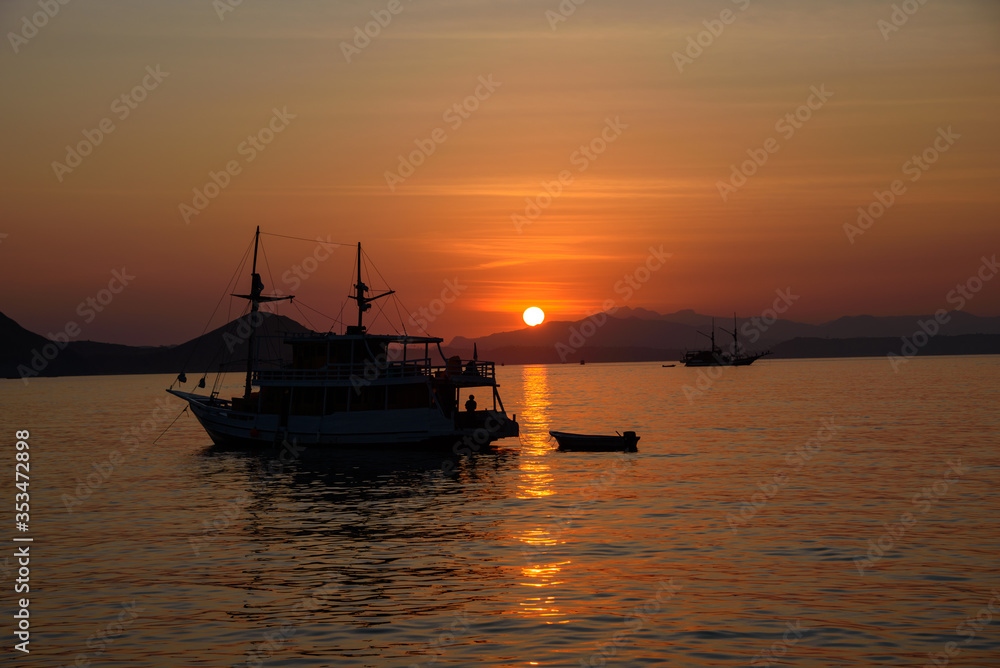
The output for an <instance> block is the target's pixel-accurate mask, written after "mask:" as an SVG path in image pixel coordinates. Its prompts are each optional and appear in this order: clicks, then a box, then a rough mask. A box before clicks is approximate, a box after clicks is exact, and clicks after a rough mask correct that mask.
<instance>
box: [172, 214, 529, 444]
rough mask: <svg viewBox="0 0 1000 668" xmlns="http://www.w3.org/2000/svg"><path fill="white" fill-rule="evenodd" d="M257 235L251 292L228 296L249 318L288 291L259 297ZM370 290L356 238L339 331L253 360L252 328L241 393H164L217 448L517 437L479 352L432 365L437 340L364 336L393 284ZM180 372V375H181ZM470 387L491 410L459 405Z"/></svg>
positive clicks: (296, 340)
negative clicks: (368, 319) (242, 302)
mask: <svg viewBox="0 0 1000 668" xmlns="http://www.w3.org/2000/svg"><path fill="white" fill-rule="evenodd" d="M259 242H260V228H259V227H258V228H257V232H256V234H255V236H254V242H253V243H254V251H253V252H254V255H253V265H252V270H251V278H250V292H249V294H241V295H233V296H235V297H240V298H243V299H246V300H248V301H249V302H250V316H251V319H250V322H254V320H253V319H252V318H253V316H254V315H256V317H257V318H258V320H257V321H258V322H259V318H260V315H258V314H257V311H258V310H259V307H260V304H261V303H265V302H271V301H279V300H283V299H290V298H291V297H288V296H265V295H264V294H263V290H264V284H263V282H262V281H261V278H260V275H259V274H258V273H257V247H258V244H259ZM369 292H370V290H369V288H368V286H367V285H365V283H364V282H363V281H362V274H361V244H360V243H359V244H358V267H357V283H356V284H355V285H354V294H353V295H351V296H350V299H353V300H354V301H356V302H357V309H358V320H357V324H356V325H350V326H347V327H346V329H345V331H344V332H343V333H341V334H334V333H327V334H318V333H308V334H298V335H287V336H284V337H282V340H283V343H284V344H285V345H287V346H289V347H290V348H291V354H290V360H291V363H290V364H285V363H281V364H274V363H258V360H257V351H258V344H259V338H260V337H259V336H257V334H256V333H255V331H254V329H253V328H251V329H250V334H249V338H248V346H247V350H248V355H247V359H246V380H245V383H244V391H243V394H242V396H234V397H231V398H229V399H224V398H222V397H220V396H219V392H218V391H212V392H211V393H210V394H208V395H203V394H195V393H192V392H183V391H181V390H179V389H168V390H167V391H168V392H169V393H170V394H173V395H174V396H177V397H180V398H181V399H184V400H185V401H187V402H188V404H189V406H190V408H191V411H192V413H194V415H195V417H196V418H197V419H198V421H199V422H200V423H201V425H202V426H203V427H204V428H205V431H207V432H208V435H209V436H210V437H211V439H212V441H214V442H215V443H216V444H219V445H239V446H246V445H268V444H278V443H281V442H282V441H283V440H285V439H287V440H289V441H292V442H297V443H298V444H300V445H307V446H308V445H320V446H324V447H328V448H333V449H346V448H358V447H369V446H377V445H387V446H399V447H403V448H414V449H418V448H419V449H422V448H426V447H451V448H452V449H454V451H455V452H457V453H461V454H464V453H467V452H470V451H475V450H478V449H480V447H483V448H485V447H486V446H488V445H489V444H490V443H492V442H493V441H496V440H498V439H500V438H505V437H512V436H517V435H518V433H519V428H518V424H517V421H516V419H515V418H516V416H514V418H510V417H508V416H507V414H506V412H505V411H504V408H503V402H502V401H501V400H500V394H499V391H498V389H497V388H498V385H497V382H496V375H495V369H494V364H493V362H485V361H480V360H478V359H475V358H476V357H477V355H474V356H473V357H474V358H473V359H472V360H462V359H461V358H459V357H457V356H453V357H450V358H447V359H446V358H444V355H443V353H442V354H441V363H440V364H434V363H432V360H431V347H432V346H433V347H434V348H435V349H436V351H437V352H439V353H441V348H440V344H441V342H442V341H443V339H440V338H437V337H432V336H413V335H408V334H406V333H405V332H404V334H402V335H399V334H370V333H368V331H367V329H366V327H365V325H364V313H365V312H366V311H368V310H369V309H370V308H371V303H372V302H374V301H375V300H377V299H381V298H382V297H385V296H387V295H389V294H392V293H393V292H394V291H392V290H390V291H387V292H384V293H383V294H379V295H369ZM414 350H416V353H414ZM178 379H179V380H180V381H181V382H186V378H185V376H184V374H183V373H182V374H181V375H180V376H178ZM200 386H201V387H204V383H203V382H202V384H201V385H200ZM475 392H478V393H479V395H480V397H481V399H480V402H482V403H484V404H487V403H488V405H489V407H486V408H479V407H478V403H477V402H476V401H475V400H474V399H472V397H470V398H469V401H467V402H465V404H464V408H465V410H461V409H460V405H461V404H460V403H459V402H460V401H461V399H462V398H463V397H464V396H465V395H469V394H473V393H475ZM483 395H485V396H483ZM484 399H485V400H486V401H483V400H484ZM293 439H294V440H293ZM460 448H461V449H460Z"/></svg>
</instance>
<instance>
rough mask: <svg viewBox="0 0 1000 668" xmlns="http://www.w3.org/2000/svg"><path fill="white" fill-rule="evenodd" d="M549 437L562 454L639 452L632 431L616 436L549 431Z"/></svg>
mask: <svg viewBox="0 0 1000 668" xmlns="http://www.w3.org/2000/svg"><path fill="white" fill-rule="evenodd" d="M615 433H617V432H615ZM549 435H550V436H552V437H553V438H555V439H556V442H557V443H558V444H559V450H561V451H563V452H639V448H637V447H636V444H637V443H638V442H639V437H638V436H636V435H635V432H634V431H626V432H625V433H624V434H618V435H617V436H599V435H598V436H595V435H589V434H570V433H567V432H565V431H550V432H549Z"/></svg>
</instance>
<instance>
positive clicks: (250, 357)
mask: <svg viewBox="0 0 1000 668" xmlns="http://www.w3.org/2000/svg"><path fill="white" fill-rule="evenodd" d="M259 244H260V225H258V226H257V231H256V232H255V233H254V235H253V268H252V269H251V270H250V336H249V337H248V338H247V379H246V385H245V386H244V388H243V398H244V399H249V398H250V392H251V390H252V388H251V387H250V380H251V378H253V365H254V362H255V361H256V360H257V349H256V347H255V346H256V345H257V337H256V336H255V334H256V329H257V328H256V327H254V323H255V322H256V321H257V317H256V316H255V315H254V314H255V313H257V311H259V310H260V303H259V301H258V299H259V297H260V293H261V291H262V290H263V289H264V284H263V283H262V282H261V280H260V276H259V275H258V274H257V246H258V245H259Z"/></svg>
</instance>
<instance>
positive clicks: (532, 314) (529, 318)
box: [524, 306, 545, 327]
mask: <svg viewBox="0 0 1000 668" xmlns="http://www.w3.org/2000/svg"><path fill="white" fill-rule="evenodd" d="M543 320H545V312H544V311H543V310H542V309H540V308H538V307H537V306H532V307H531V308H528V309H525V311H524V321H525V322H526V323H528V325H529V326H530V327H534V326H535V325H540V324H542V321H543Z"/></svg>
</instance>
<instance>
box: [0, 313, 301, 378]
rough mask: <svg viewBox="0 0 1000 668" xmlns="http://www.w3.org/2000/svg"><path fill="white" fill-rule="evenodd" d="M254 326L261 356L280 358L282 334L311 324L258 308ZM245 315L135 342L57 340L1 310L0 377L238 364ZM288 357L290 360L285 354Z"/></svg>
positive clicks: (197, 369) (243, 343)
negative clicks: (186, 334) (201, 329)
mask: <svg viewBox="0 0 1000 668" xmlns="http://www.w3.org/2000/svg"><path fill="white" fill-rule="evenodd" d="M260 315H261V316H262V317H261V319H260V324H259V325H258V327H257V328H256V329H255V331H256V333H257V335H258V336H260V337H261V338H260V340H261V348H260V350H261V357H262V358H267V357H268V356H270V357H272V358H281V355H282V352H283V348H285V346H281V345H278V343H279V341H280V337H281V335H283V334H286V333H291V334H302V333H308V332H310V331H311V330H309V329H307V328H305V327H303V326H302V325H300V324H299V323H297V322H296V321H294V320H292V319H291V318H287V317H285V316H279V315H273V314H270V313H263V312H261V313H260ZM248 322H249V321H245V320H244V318H237V319H236V320H233V321H232V322H229V323H227V324H225V325H223V326H222V327H219V328H217V329H214V330H212V331H211V332H208V333H206V334H204V335H202V336H199V337H196V338H194V339H191V340H190V341H188V342H187V343H183V344H180V345H177V346H161V347H139V346H124V345H118V344H113V343H98V342H95V341H70V342H69V343H68V344H64V347H63V348H61V349H60V347H59V344H57V343H53V342H52V341H49V340H48V339H46V338H45V337H43V336H40V335H38V334H34V333H32V332H29V331H28V330H26V329H24V328H23V327H21V326H20V325H18V324H17V323H16V322H14V321H13V320H11V319H10V318H8V317H7V316H5V315H3V314H0V342H2V344H0V377H2V378H21V377H22V375H25V376H26V377H29V378H30V377H34V376H36V375H37V376H42V377H45V376H88V375H105V374H129V373H180V372H181V371H184V372H187V373H194V374H197V373H201V372H203V371H207V370H212V371H214V370H217V369H219V368H220V366H226V367H227V368H237V367H238V365H242V364H243V363H244V361H245V360H246V358H247V337H246V334H247V332H249V325H248V324H247V323H248ZM284 361H288V360H284Z"/></svg>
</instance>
